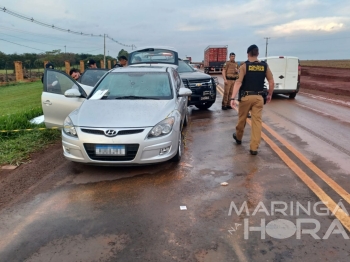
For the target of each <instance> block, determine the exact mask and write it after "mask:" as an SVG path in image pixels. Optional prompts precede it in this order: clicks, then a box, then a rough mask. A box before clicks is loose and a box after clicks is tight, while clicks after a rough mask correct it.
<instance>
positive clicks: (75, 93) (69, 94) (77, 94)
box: [64, 88, 81, 97]
mask: <svg viewBox="0 0 350 262" xmlns="http://www.w3.org/2000/svg"><path fill="white" fill-rule="evenodd" d="M64 96H65V97H81V93H80V91H79V90H78V89H76V88H71V89H68V90H67V91H66V92H64Z"/></svg>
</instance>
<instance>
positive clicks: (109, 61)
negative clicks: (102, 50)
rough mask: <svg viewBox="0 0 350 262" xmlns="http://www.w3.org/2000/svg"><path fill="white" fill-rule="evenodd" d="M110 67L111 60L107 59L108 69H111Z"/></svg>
mask: <svg viewBox="0 0 350 262" xmlns="http://www.w3.org/2000/svg"><path fill="white" fill-rule="evenodd" d="M111 68H112V62H111V60H108V69H111Z"/></svg>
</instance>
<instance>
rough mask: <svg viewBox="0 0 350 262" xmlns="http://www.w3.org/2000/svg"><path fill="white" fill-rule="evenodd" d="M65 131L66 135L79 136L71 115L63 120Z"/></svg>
mask: <svg viewBox="0 0 350 262" xmlns="http://www.w3.org/2000/svg"><path fill="white" fill-rule="evenodd" d="M63 132H64V133H65V134H66V135H69V136H74V137H78V135H77V130H75V127H74V125H73V122H72V120H71V119H70V117H69V116H67V117H66V119H65V120H64V122H63Z"/></svg>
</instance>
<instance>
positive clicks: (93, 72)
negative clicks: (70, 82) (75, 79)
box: [79, 69, 108, 86]
mask: <svg viewBox="0 0 350 262" xmlns="http://www.w3.org/2000/svg"><path fill="white" fill-rule="evenodd" d="M106 72H108V69H87V70H85V72H84V73H83V74H82V76H81V77H80V80H79V82H80V83H82V84H83V85H87V86H95V85H96V83H97V82H98V81H99V80H100V78H101V77H102V76H103V75H104V74H105V73H106Z"/></svg>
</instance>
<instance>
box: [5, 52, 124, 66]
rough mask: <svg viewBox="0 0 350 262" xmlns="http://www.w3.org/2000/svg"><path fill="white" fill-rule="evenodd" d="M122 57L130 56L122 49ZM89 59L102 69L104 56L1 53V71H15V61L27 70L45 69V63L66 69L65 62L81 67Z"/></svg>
mask: <svg viewBox="0 0 350 262" xmlns="http://www.w3.org/2000/svg"><path fill="white" fill-rule="evenodd" d="M121 55H125V56H128V55H129V54H128V52H127V51H126V50H124V49H121V50H120V51H119V53H118V57H119V56H121ZM89 59H94V60H95V61H96V63H97V66H98V67H100V61H101V60H103V54H99V55H92V54H87V53H86V54H85V53H81V54H75V53H65V52H61V49H57V50H52V51H47V52H45V53H39V54H36V53H24V54H17V53H14V54H5V53H3V52H1V51H0V70H1V69H9V70H11V69H12V70H13V69H14V61H21V62H22V65H23V67H25V68H27V69H37V68H43V67H44V61H50V62H51V63H53V64H54V66H55V67H57V68H62V67H64V61H69V62H70V64H71V65H72V66H74V65H79V63H80V60H84V61H85V62H87V61H88V60H89ZM108 60H117V58H115V57H112V56H106V61H108Z"/></svg>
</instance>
